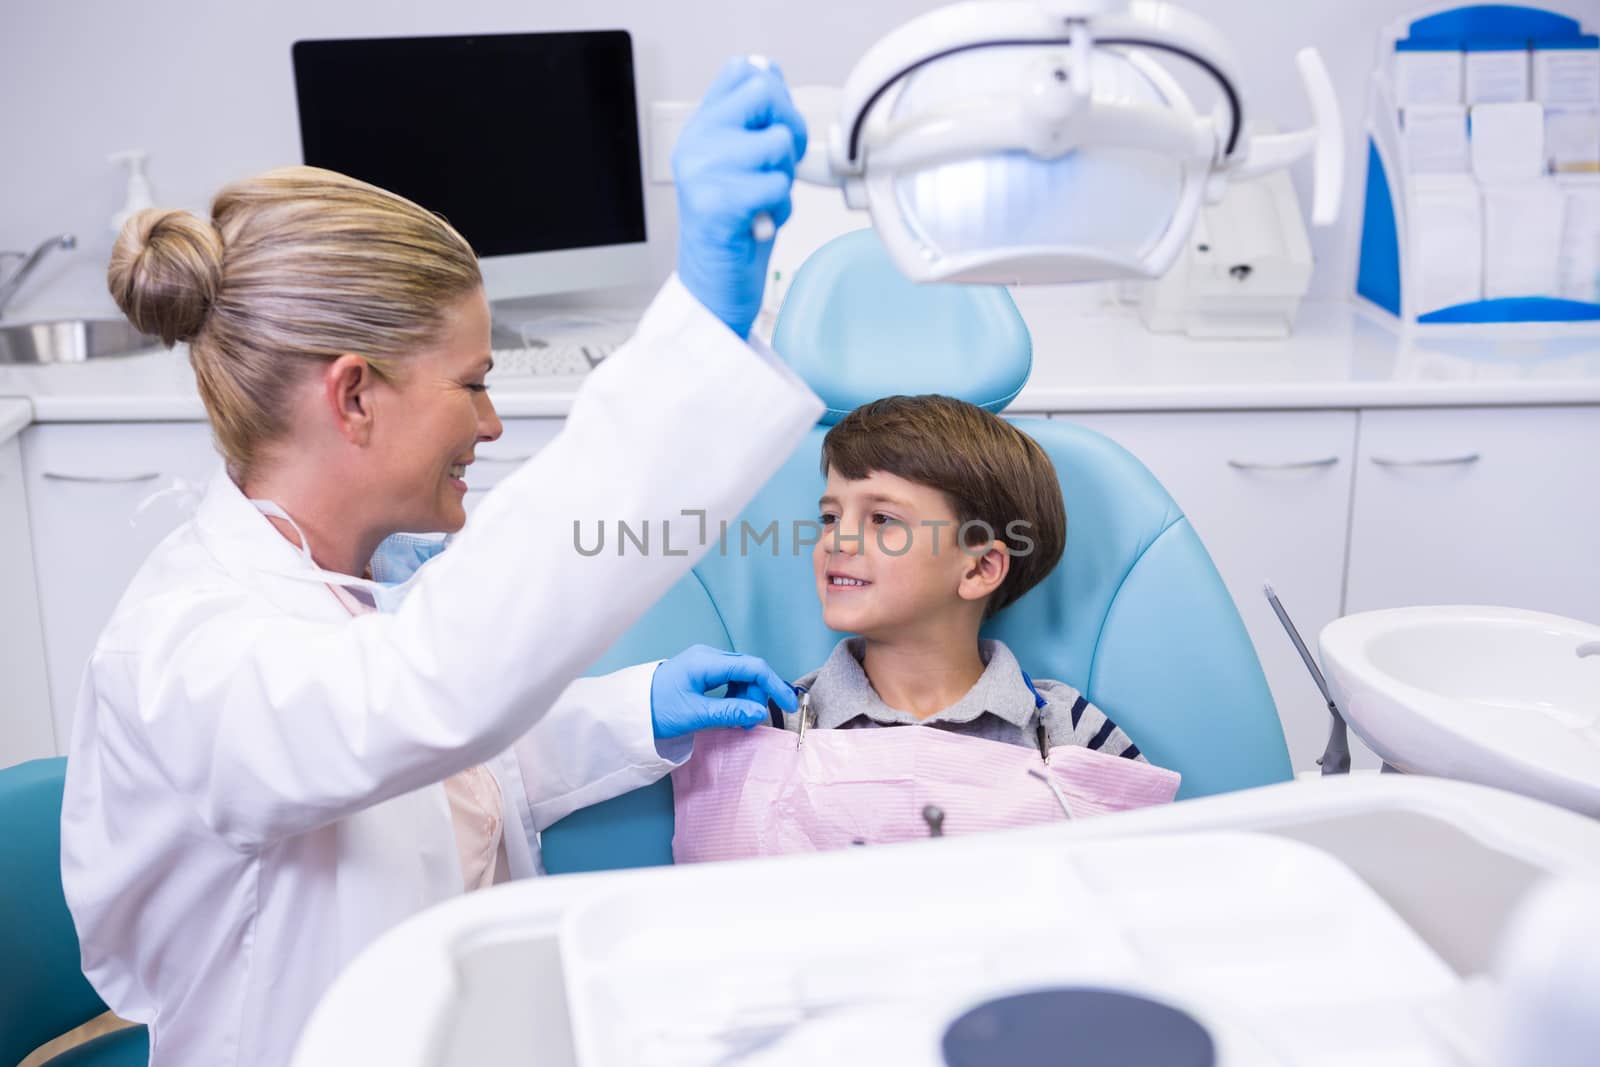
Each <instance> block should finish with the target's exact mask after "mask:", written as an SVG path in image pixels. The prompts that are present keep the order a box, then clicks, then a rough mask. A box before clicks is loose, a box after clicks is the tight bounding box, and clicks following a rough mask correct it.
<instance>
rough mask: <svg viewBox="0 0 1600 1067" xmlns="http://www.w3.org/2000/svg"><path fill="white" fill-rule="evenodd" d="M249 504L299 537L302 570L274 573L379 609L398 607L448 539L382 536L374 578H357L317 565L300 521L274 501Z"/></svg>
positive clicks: (373, 560)
mask: <svg viewBox="0 0 1600 1067" xmlns="http://www.w3.org/2000/svg"><path fill="white" fill-rule="evenodd" d="M250 503H251V504H253V505H255V508H256V510H257V511H259V512H261V514H263V515H267V516H270V517H272V518H276V519H282V520H283V521H284V522H286V523H288V524H289V526H290V527H291V528H292V529H293V530H294V532H295V536H296V537H298V538H299V539H300V543H299V544H298V545H296V546H295V550H296V551H298V552H299V553H300V558H301V559H302V560H304V561H305V564H306V567H305V569H304V570H301V571H293V572H289V571H274V572H273V573H274V574H278V575H280V576H281V577H285V578H296V579H300V580H304V581H314V582H318V583H321V584H326V585H336V586H338V587H340V588H341V589H345V590H348V591H350V592H351V593H352V594H353V595H355V596H357V597H361V598H364V599H370V600H371V601H372V604H373V606H374V608H376V610H378V611H380V612H386V613H392V612H394V611H396V610H397V609H398V608H399V607H400V604H401V603H402V602H403V601H404V600H405V598H406V596H407V594H409V593H410V591H411V588H412V586H413V584H414V583H415V582H416V578H417V575H418V574H419V573H421V571H422V567H423V565H424V564H426V563H428V562H429V561H430V560H432V559H433V558H434V557H435V556H437V555H438V554H439V553H440V552H441V551H443V550H444V548H445V547H446V546H447V545H448V544H449V543H450V540H451V539H450V538H449V537H445V538H442V539H435V538H430V537H423V536H420V535H417V534H404V533H401V534H394V535H392V536H390V537H387V538H385V539H384V540H383V542H382V543H380V544H379V545H378V550H377V551H376V552H375V553H374V554H373V557H372V562H371V567H372V574H373V577H372V578H358V577H356V576H355V575H351V574H340V573H339V572H337V571H330V570H327V569H326V568H324V567H322V566H320V565H319V564H318V563H317V561H316V560H315V559H314V558H312V555H311V547H310V542H309V541H308V540H307V539H306V535H305V531H304V530H302V529H300V524H299V523H297V522H295V521H294V519H293V518H292V517H290V515H289V513H288V512H287V511H285V510H283V508H282V507H281V506H280V505H279V504H278V503H277V502H276V501H272V500H252V501H250Z"/></svg>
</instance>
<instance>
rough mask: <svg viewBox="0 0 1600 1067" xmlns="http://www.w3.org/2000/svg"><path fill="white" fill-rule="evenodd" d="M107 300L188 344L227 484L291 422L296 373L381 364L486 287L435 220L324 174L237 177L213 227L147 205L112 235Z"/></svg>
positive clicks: (419, 341) (221, 199)
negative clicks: (346, 361)
mask: <svg viewBox="0 0 1600 1067" xmlns="http://www.w3.org/2000/svg"><path fill="white" fill-rule="evenodd" d="M107 280H108V282H109V284H110V288H111V295H112V296H113V297H115V298H116V301H117V305H118V306H119V307H121V308H122V310H123V312H124V313H125V314H126V315H127V316H128V319H129V320H130V321H131V322H132V323H133V324H134V325H135V326H137V327H138V328H139V329H141V330H144V331H145V332H147V333H152V334H155V335H157V336H158V337H160V338H161V339H162V340H163V341H165V342H166V343H167V344H169V345H171V344H172V343H174V342H177V341H186V342H188V344H189V359H190V362H191V363H192V364H193V365H194V371H195V379H196V381H197V382H198V384H199V386H200V397H201V399H202V400H203V401H204V402H205V406H206V412H207V414H209V415H210V418H211V426H212V429H213V430H214V431H215V433H216V438H217V444H218V446H219V447H220V448H221V450H222V454H223V456H224V458H225V459H226V460H227V462H228V469H229V473H230V474H232V475H233V477H234V479H235V481H243V480H244V479H245V477H246V476H247V473H248V472H249V470H250V468H251V465H252V464H253V463H255V462H257V461H258V460H259V459H260V456H261V454H262V449H263V446H265V445H267V444H269V443H271V442H273V441H275V440H277V439H279V438H281V437H282V436H284V435H285V433H286V431H287V429H288V421H289V404H290V396H291V393H292V392H293V389H294V387H295V385H296V384H297V383H298V382H299V381H300V380H301V375H302V374H304V373H307V372H309V371H311V370H313V369H314V368H316V367H317V366H319V365H321V364H323V363H327V362H329V361H332V360H334V359H337V358H338V357H339V356H341V355H344V354H346V353H350V354H354V355H358V356H361V357H362V358H364V359H365V360H366V361H367V362H368V363H369V364H371V365H372V367H373V368H374V369H375V370H376V371H377V372H378V373H379V374H382V375H388V374H391V373H393V371H394V370H395V369H396V368H395V364H396V362H397V361H403V360H404V358H405V356H406V354H407V353H410V352H415V351H417V350H419V349H422V348H425V347H427V346H429V345H431V344H433V343H434V342H436V341H437V340H438V338H439V335H440V333H441V331H442V329H443V326H444V323H445V319H446V315H447V313H448V312H449V311H450V310H451V309H453V308H454V307H455V306H456V305H457V304H458V303H459V302H460V301H461V299H462V298H464V297H465V296H466V295H467V294H469V293H471V292H472V291H474V290H475V289H477V288H478V287H480V286H481V285H482V284H483V276H482V274H481V273H480V272H479V270H478V259H477V256H475V255H474V254H473V252H472V248H471V246H470V245H468V244H467V242H466V240H465V239H463V238H462V236H461V235H460V234H459V233H457V232H456V231H455V229H454V228H452V227H451V226H450V224H449V223H447V222H445V221H444V220H443V219H441V218H439V217H438V216H437V215H434V214H432V213H431V212H429V211H427V210H425V209H423V208H422V207H420V206H418V205H417V204H414V203H412V202H411V201H409V200H407V199H405V198H404V197H401V196H396V195H395V194H394V193H391V192H387V191H385V190H383V189H379V188H378V187H376V186H373V185H368V184H367V183H366V182H361V181H357V180H356V179H354V178H350V177H347V176H345V175H343V174H337V173H335V172H333V171H328V170H320V169H318V168H315V167H285V168H283V169H281V170H274V171H269V172H267V173H266V174H260V175H257V176H256V177H254V178H246V179H244V180H243V181H238V182H234V183H233V184H231V185H229V186H227V187H225V188H224V189H223V190H222V191H221V192H219V193H218V194H217V197H216V199H215V200H213V201H212V203H211V220H210V221H209V222H207V221H205V220H203V219H200V218H198V217H197V216H195V215H193V214H190V213H189V212H186V211H160V210H149V211H142V212H140V213H139V214H137V215H135V216H134V217H133V218H131V219H129V220H128V223H127V225H125V226H124V227H123V229H122V233H121V235H120V236H119V237H118V238H117V244H116V248H115V249H114V250H113V251H112V254H111V265H110V268H109V270H108V272H107Z"/></svg>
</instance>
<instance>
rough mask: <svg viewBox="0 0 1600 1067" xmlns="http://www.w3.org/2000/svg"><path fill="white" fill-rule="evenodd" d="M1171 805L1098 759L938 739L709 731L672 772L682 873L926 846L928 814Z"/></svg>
mask: <svg viewBox="0 0 1600 1067" xmlns="http://www.w3.org/2000/svg"><path fill="white" fill-rule="evenodd" d="M1030 770H1033V771H1042V772H1044V773H1046V774H1048V775H1049V776H1050V779H1051V781H1053V782H1054V783H1055V786H1056V788H1057V789H1058V790H1059V791H1060V793H1061V794H1062V797H1063V798H1064V799H1065V801H1066V805H1067V808H1068V810H1069V811H1070V812H1071V813H1072V817H1073V818H1083V817H1085V816H1091V815H1100V814H1103V813H1106V812H1112V811H1126V810H1128V809H1130V808H1141V807H1145V806H1147V805H1151V804H1164V803H1166V802H1168V801H1170V800H1171V799H1172V798H1173V796H1174V795H1175V794H1176V793H1177V791H1178V781H1179V775H1178V774H1177V772H1175V771H1169V770H1166V769H1164V768H1161V767H1155V766H1152V765H1150V764H1148V763H1140V762H1138V761H1136V760H1130V759H1123V758H1121V757H1119V756H1107V755H1104V754H1102V753H1099V752H1095V751H1092V750H1090V749H1087V748H1080V747H1077V746H1060V747H1056V748H1052V749H1051V750H1050V762H1049V764H1048V765H1046V764H1045V762H1044V761H1043V760H1042V759H1040V757H1039V753H1038V750H1036V749H1029V748H1023V747H1022V746H1020V745H1009V744H1005V743H1003V742H1000V741H989V740H986V739H984V738H977V737H964V736H962V735H960V734H956V733H952V732H950V731H948V730H940V729H936V728H933V727H920V726H899V727H889V728H885V729H879V730H812V731H810V732H808V733H807V734H806V740H805V745H804V746H803V747H799V748H796V746H795V735H794V734H793V733H790V732H788V731H786V730H777V729H773V728H771V727H766V726H760V727H756V728H755V729H753V730H703V731H701V732H700V733H699V734H697V735H695V742H694V756H693V757H692V758H691V759H690V760H689V761H688V762H687V763H685V764H684V765H682V766H681V767H678V768H677V769H676V770H674V771H673V772H672V792H673V811H674V815H675V818H676V830H675V832H674V834H673V838H672V855H673V859H674V860H675V861H676V862H678V863H697V862H702V861H706V860H728V859H748V858H750V857H753V856H778V855H784V854H787V853H791V852H822V851H826V850H828V849H835V848H844V847H847V846H849V845H850V844H852V843H853V842H857V841H861V842H864V843H866V844H869V845H880V844H887V843H890V842H895V841H911V840H916V839H920V838H925V837H927V836H928V834H929V825H928V822H927V820H926V819H925V818H924V816H923V809H924V808H926V807H928V806H929V805H933V806H935V807H937V808H938V809H939V810H940V812H942V813H943V819H942V822H941V829H942V830H943V832H944V833H946V834H950V835H955V834H968V833H977V832H979V831H982V830H1001V829H1006V828H1008V827H1017V826H1033V825H1037V824H1039V823H1048V822H1059V821H1061V820H1062V819H1065V818H1066V815H1065V814H1064V813H1063V812H1062V810H1061V804H1060V803H1059V802H1058V801H1057V800H1056V797H1055V795H1054V793H1053V792H1052V791H1051V789H1050V787H1049V786H1048V785H1047V784H1046V783H1045V782H1043V781H1041V780H1040V779H1038V778H1036V777H1034V776H1033V775H1031V774H1029V773H1028V772H1029V771H1030Z"/></svg>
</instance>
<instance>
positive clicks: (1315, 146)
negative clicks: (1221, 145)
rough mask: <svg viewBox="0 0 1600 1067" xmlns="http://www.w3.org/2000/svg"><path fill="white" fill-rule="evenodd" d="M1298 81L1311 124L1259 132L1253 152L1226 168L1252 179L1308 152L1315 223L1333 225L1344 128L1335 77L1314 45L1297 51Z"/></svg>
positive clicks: (1253, 140) (1341, 175) (1236, 176)
mask: <svg viewBox="0 0 1600 1067" xmlns="http://www.w3.org/2000/svg"><path fill="white" fill-rule="evenodd" d="M1294 58H1295V65H1296V66H1297V67H1299V69H1300V84H1301V87H1302V88H1303V89H1304V90H1305V94H1306V101H1307V102H1308V103H1309V104H1310V106H1311V126H1310V127H1309V128H1307V129H1304V130H1296V131H1294V132H1293V133H1274V134H1258V135H1256V136H1254V137H1252V138H1251V139H1250V151H1249V154H1248V155H1247V156H1246V157H1245V159H1243V160H1242V161H1240V162H1239V163H1238V164H1237V165H1235V166H1233V167H1230V168H1229V169H1228V177H1229V179H1230V180H1233V181H1239V180H1243V179H1246V178H1254V177H1256V176H1257V175H1259V174H1265V173H1267V172H1268V171H1273V170H1278V169H1280V168H1282V167H1286V166H1288V165H1289V164H1291V163H1293V162H1295V161H1296V160H1298V159H1301V158H1302V157H1304V156H1307V155H1309V156H1310V157H1311V168H1312V185H1311V188H1312V194H1311V224H1312V225H1313V226H1331V225H1333V223H1334V222H1336V221H1337V220H1338V218H1339V203H1340V200H1341V199H1342V198H1343V196H1344V126H1343V120H1342V117H1341V112H1340V110H1339V98H1338V97H1337V96H1335V95H1334V91H1333V80H1332V79H1331V78H1329V77H1328V68H1327V66H1326V65H1325V64H1324V63H1323V62H1322V54H1321V53H1320V52H1318V51H1317V50H1316V49H1315V48H1302V49H1300V51H1298V52H1296V53H1295V57H1294Z"/></svg>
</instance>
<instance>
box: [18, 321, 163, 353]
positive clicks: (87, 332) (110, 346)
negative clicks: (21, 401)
mask: <svg viewBox="0 0 1600 1067" xmlns="http://www.w3.org/2000/svg"><path fill="white" fill-rule="evenodd" d="M160 347H161V339H160V338H157V337H150V336H147V335H145V334H142V333H140V332H139V331H138V330H136V329H134V328H133V326H132V325H130V324H129V323H128V321H127V320H126V319H66V320H62V321H59V322H26V323H19V324H17V325H15V326H8V325H4V324H0V364H17V363H82V362H84V361H85V360H90V359H106V358H109V357H111V356H131V355H133V354H134V353H136V352H148V351H149V350H150V349H152V348H160Z"/></svg>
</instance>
